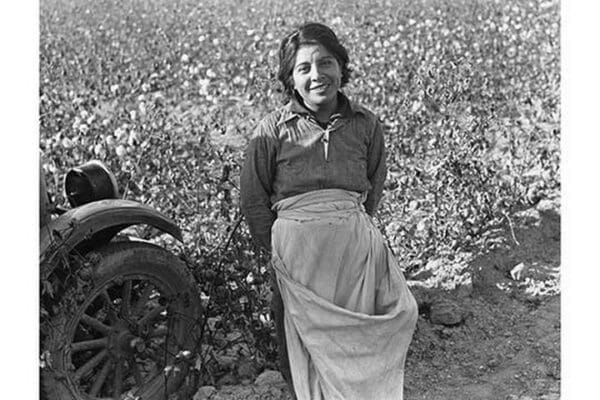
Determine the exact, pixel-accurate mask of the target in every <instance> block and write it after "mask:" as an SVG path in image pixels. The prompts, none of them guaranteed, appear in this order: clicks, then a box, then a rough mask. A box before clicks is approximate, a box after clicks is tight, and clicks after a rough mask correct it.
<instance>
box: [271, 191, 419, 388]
mask: <svg viewBox="0 0 600 400" xmlns="http://www.w3.org/2000/svg"><path fill="white" fill-rule="evenodd" d="M363 200H364V197H363V196H362V195H360V194H358V193H354V192H349V191H345V190H339V189H326V190H318V191H312V192H308V193H305V194H301V195H297V196H293V197H290V198H286V199H284V200H281V201H279V202H277V203H276V204H275V205H274V206H273V209H274V210H275V211H276V212H277V220H276V221H275V223H274V225H273V228H272V264H273V267H274V269H275V274H276V279H277V283H278V286H279V287H278V289H279V291H280V293H281V297H282V299H283V304H284V326H285V339H286V340H285V341H286V345H287V353H288V357H289V360H290V363H289V365H290V369H291V376H292V378H293V379H292V380H293V387H294V391H295V394H296V396H297V398H298V399H299V400H322V399H323V400H334V399H339V400H353V399H356V400H365V399H374V400H386V399H394V400H402V398H403V383H404V364H405V360H406V353H407V350H408V346H409V344H410V341H411V339H412V335H413V332H414V329H415V325H416V321H417V304H416V302H415V299H414V297H413V296H412V294H411V293H410V291H409V289H408V287H407V285H406V281H405V280H404V277H403V275H402V272H401V270H400V267H399V265H398V263H397V261H396V260H395V258H394V257H393V255H392V254H391V251H390V250H389V248H388V247H387V246H386V245H385V242H384V240H383V237H382V235H381V233H380V232H379V230H378V229H377V228H376V227H375V226H374V224H373V222H372V221H371V218H370V217H369V216H368V215H367V214H366V213H365V212H364V209H363V207H362V201H363Z"/></svg>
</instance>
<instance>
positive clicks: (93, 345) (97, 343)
mask: <svg viewBox="0 0 600 400" xmlns="http://www.w3.org/2000/svg"><path fill="white" fill-rule="evenodd" d="M107 343H108V339H107V338H105V337H104V338H100V339H92V340H84V341H82V342H76V343H72V344H71V352H72V353H77V352H78V351H83V350H91V349H99V348H104V347H106V344H107Z"/></svg>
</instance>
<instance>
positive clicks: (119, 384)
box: [113, 360, 123, 399]
mask: <svg viewBox="0 0 600 400" xmlns="http://www.w3.org/2000/svg"><path fill="white" fill-rule="evenodd" d="M122 391H123V362H122V361H120V360H117V362H116V365H115V385H114V393H113V395H114V397H115V398H116V399H118V398H119V397H121V392H122Z"/></svg>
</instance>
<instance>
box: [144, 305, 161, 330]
mask: <svg viewBox="0 0 600 400" xmlns="http://www.w3.org/2000/svg"><path fill="white" fill-rule="evenodd" d="M166 309H167V307H166V306H160V307H156V308H155V309H154V310H152V311H150V312H149V313H148V314H146V315H145V316H144V317H143V318H142V319H140V320H139V321H138V324H139V325H140V326H144V325H148V324H149V323H151V322H152V321H154V320H155V319H156V318H158V317H159V316H160V314H161V313H162V312H163V311H165V310H166Z"/></svg>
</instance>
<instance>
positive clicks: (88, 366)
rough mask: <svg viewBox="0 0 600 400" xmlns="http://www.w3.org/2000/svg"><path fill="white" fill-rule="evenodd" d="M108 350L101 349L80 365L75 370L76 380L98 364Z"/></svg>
mask: <svg viewBox="0 0 600 400" xmlns="http://www.w3.org/2000/svg"><path fill="white" fill-rule="evenodd" d="M107 354H108V351H107V350H106V349H103V350H102V351H100V352H99V353H98V354H96V355H95V356H94V357H92V358H90V359H89V360H88V361H87V362H86V363H85V364H83V365H82V366H81V368H79V369H78V370H77V371H75V380H76V381H78V380H80V379H81V377H82V376H83V375H85V374H87V373H88V372H89V371H91V370H92V369H93V368H94V367H95V366H96V365H98V364H100V362H101V361H102V360H104V359H105V358H106V356H107Z"/></svg>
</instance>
